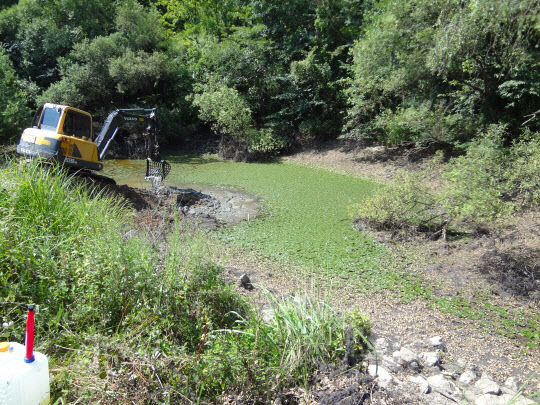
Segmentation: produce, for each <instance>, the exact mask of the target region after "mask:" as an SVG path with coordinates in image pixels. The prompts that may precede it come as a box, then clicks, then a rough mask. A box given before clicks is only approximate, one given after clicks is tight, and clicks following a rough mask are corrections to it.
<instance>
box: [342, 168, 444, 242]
mask: <svg viewBox="0 0 540 405" xmlns="http://www.w3.org/2000/svg"><path fill="white" fill-rule="evenodd" d="M437 202H438V201H437V198H436V195H435V194H434V193H433V192H432V190H431V189H430V187H429V186H428V184H427V175H426V174H422V173H405V172H400V173H399V174H398V176H397V178H395V179H394V180H392V181H391V182H389V183H388V184H386V185H384V186H383V187H381V188H380V189H379V190H378V191H377V192H376V193H375V194H374V195H373V196H371V197H368V198H365V199H364V200H363V201H362V203H359V204H355V205H352V206H351V207H349V213H350V215H351V216H352V217H353V218H355V222H356V223H357V224H359V225H360V226H361V227H368V228H371V229H375V230H378V231H392V232H399V231H415V232H418V231H430V232H438V231H440V230H441V229H442V228H443V227H444V226H445V225H446V223H447V221H446V217H445V215H444V212H443V211H441V209H440V207H439V206H438V204H437Z"/></svg>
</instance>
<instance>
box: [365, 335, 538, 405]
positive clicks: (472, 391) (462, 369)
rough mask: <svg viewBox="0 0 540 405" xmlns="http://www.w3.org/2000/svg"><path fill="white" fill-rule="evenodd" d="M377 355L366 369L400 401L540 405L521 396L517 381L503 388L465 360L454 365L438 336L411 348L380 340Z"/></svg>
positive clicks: (443, 403) (376, 345)
mask: <svg viewBox="0 0 540 405" xmlns="http://www.w3.org/2000/svg"><path fill="white" fill-rule="evenodd" d="M375 351H376V352H375V353H373V354H371V355H370V356H369V357H368V358H367V359H366V361H365V363H364V366H365V368H366V369H367V370H368V373H369V374H370V375H371V376H372V377H375V378H376V379H377V381H378V383H379V386H380V387H382V388H384V389H385V390H387V391H390V392H394V396H395V397H398V398H399V395H400V394H399V393H400V392H401V393H402V394H405V393H406V394H408V395H410V394H414V395H416V396H417V397H418V398H419V402H423V403H426V404H434V405H447V404H456V403H457V404H474V405H509V404H512V405H533V404H538V402H536V401H535V400H533V399H529V398H526V397H525V396H523V395H521V393H520V390H519V387H518V382H517V381H516V379H515V378H514V377H510V378H508V379H507V380H506V381H505V382H504V384H501V383H499V382H497V381H495V380H494V379H493V378H492V377H491V376H490V375H488V374H486V373H481V372H480V371H479V370H478V368H477V367H474V366H473V367H467V366H466V364H465V362H464V361H462V360H457V361H455V362H453V361H452V360H451V359H449V358H448V357H447V356H446V355H445V352H446V347H445V343H444V341H443V340H442V339H441V338H440V337H438V336H437V337H433V338H431V339H427V340H425V341H419V342H416V343H414V344H412V345H410V346H409V347H392V345H391V344H390V343H389V342H388V341H387V340H386V339H384V338H379V339H377V340H376V342H375ZM534 399H537V397H536V398H534Z"/></svg>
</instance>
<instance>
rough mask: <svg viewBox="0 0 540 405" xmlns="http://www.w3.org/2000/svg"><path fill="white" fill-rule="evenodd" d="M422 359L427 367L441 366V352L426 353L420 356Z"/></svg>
mask: <svg viewBox="0 0 540 405" xmlns="http://www.w3.org/2000/svg"><path fill="white" fill-rule="evenodd" d="M420 358H421V359H422V360H423V361H424V365H425V366H426V367H433V366H436V365H437V364H439V361H440V360H441V355H440V353H439V352H424V353H421V354H420Z"/></svg>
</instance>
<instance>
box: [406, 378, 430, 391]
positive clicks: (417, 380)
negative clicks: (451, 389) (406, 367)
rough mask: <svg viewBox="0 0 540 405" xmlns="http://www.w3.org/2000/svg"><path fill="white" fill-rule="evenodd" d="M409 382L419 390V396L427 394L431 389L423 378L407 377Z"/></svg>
mask: <svg viewBox="0 0 540 405" xmlns="http://www.w3.org/2000/svg"><path fill="white" fill-rule="evenodd" d="M409 381H411V382H413V383H415V384H416V385H418V388H419V389H420V394H429V392H430V390H431V387H430V386H429V383H428V382H427V380H426V379H425V378H424V377H422V376H415V377H409Z"/></svg>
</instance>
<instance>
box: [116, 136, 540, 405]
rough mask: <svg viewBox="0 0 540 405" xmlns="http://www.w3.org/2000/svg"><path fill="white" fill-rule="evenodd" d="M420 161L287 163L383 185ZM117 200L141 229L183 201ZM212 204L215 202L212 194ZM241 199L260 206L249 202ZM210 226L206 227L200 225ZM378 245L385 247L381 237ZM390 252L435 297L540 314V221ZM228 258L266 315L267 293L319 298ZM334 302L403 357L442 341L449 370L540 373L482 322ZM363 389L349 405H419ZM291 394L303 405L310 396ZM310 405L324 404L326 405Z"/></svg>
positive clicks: (244, 260) (317, 151) (307, 280)
mask: <svg viewBox="0 0 540 405" xmlns="http://www.w3.org/2000/svg"><path fill="white" fill-rule="evenodd" d="M422 152H423V151H422V150H408V151H399V150H388V149H386V148H384V147H376V148H364V147H358V146H357V145H354V144H350V143H346V142H339V141H336V142H334V143H332V144H326V145H323V146H319V147H316V148H313V149H310V150H304V151H302V152H299V153H295V154H294V155H291V156H287V157H284V158H283V159H284V160H285V161H289V162H294V163H297V164H302V165H308V166H313V167H319V168H325V169H328V170H332V171H336V172H340V173H346V174H349V175H354V176H361V177H365V178H369V179H371V180H374V181H380V182H384V181H387V180H389V179H391V178H392V177H393V176H394V175H395V174H396V173H397V172H398V171H399V170H402V169H404V170H418V169H420V168H421V167H422V165H423V161H422ZM117 191H118V192H120V193H121V194H123V195H124V196H126V197H127V198H128V199H129V200H131V201H132V204H133V205H134V206H135V207H136V208H137V209H138V210H139V216H140V218H141V221H148V220H152V219H151V218H153V217H152V215H150V214H149V213H150V212H152V210H153V209H155V208H156V207H157V206H160V205H164V204H173V203H175V202H176V203H177V202H178V199H177V197H176V194H174V193H173V194H171V195H167V193H165V194H163V195H162V196H161V197H159V198H157V199H156V198H155V196H152V195H149V194H148V192H146V191H142V190H135V189H130V188H126V186H121V187H119V189H118V190H117ZM188 194H189V193H188ZM203 194H205V193H203ZM205 195H207V196H209V197H210V198H214V197H215V196H212V194H211V193H210V192H209V193H208V194H205ZM198 197H200V196H198ZM198 197H197V195H195V197H193V195H191V197H190V196H187V197H186V196H184V199H186V198H187V200H189V201H190V202H189V203H188V205H190V206H195V207H196V206H197V205H200V204H202V200H201V199H200V198H199V199H197V198H198ZM229 197H231V196H229ZM229 197H227V198H229ZM238 198H240V200H246V199H247V200H248V201H250V202H253V201H252V200H251V199H250V198H249V196H246V195H244V196H240V197H238ZM238 198H237V199H236V200H238ZM190 199H191V200H190ZM187 200H186V201H187ZM226 200H227V199H226ZM231 200H233V201H235V197H234V196H232V197H231V198H229V199H228V200H227V201H229V202H230V201H231ZM227 201H225V203H224V204H225V205H226V204H228V202H227ZM225 205H224V206H225ZM229 205H230V204H229ZM232 205H234V204H232ZM252 208H253V207H252ZM233 210H234V208H233ZM188 211H189V210H186V209H183V210H182V212H183V213H184V216H185V219H186V220H193V219H195V220H196V218H197V215H194V216H191V219H190V218H189V215H186V213H187V212H188ZM206 214H208V213H206ZM206 214H205V215H206ZM252 215H253V216H254V215H255V214H253V213H252ZM207 216H208V215H207ZM209 217H212V215H209ZM214 217H215V215H214ZM149 218H150V219H149ZM207 219H208V218H207ZM206 222H207V221H206V220H204V221H202V223H203V226H204V224H205V223H206ZM216 224H217V225H216V226H222V225H225V226H226V225H227V224H226V223H224V222H223V221H217V222H216ZM379 236H380V237H381V239H382V240H385V236H384V235H379ZM386 244H387V246H389V247H390V248H391V249H394V250H396V251H397V252H399V251H400V249H406V250H409V251H411V250H412V251H414V250H416V251H418V257H420V258H421V259H419V260H418V261H412V262H411V263H410V264H409V266H408V270H409V271H411V272H416V273H420V274H421V275H422V276H423V277H425V278H426V279H428V280H430V281H432V282H434V283H437V284H438V285H439V288H438V289H437V291H436V294H438V295H440V296H447V297H451V296H453V295H456V294H458V293H460V294H464V295H465V296H467V294H470V295H469V297H470V299H472V298H474V294H477V293H478V290H479V289H478V286H483V290H484V291H485V292H486V294H489V300H490V302H492V303H493V304H494V305H497V303H504V305H505V306H506V307H510V308H514V309H517V308H520V307H530V306H534V307H535V308H536V310H540V271H539V266H538V264H539V263H540V215H539V214H538V213H527V214H525V215H523V216H521V217H519V218H516V219H515V221H513V223H512V224H510V225H508V226H507V227H505V228H504V229H502V230H501V231H500V232H499V233H497V234H496V235H484V236H482V237H476V238H468V239H464V240H460V241H454V242H445V241H427V240H416V241H412V242H408V243H407V244H404V243H402V242H400V243H395V242H392V241H390V240H386ZM226 256H227V259H226V262H225V270H226V277H227V278H228V279H229V280H230V281H231V282H232V283H235V284H236V285H237V288H238V290H239V291H240V292H241V294H243V295H244V296H247V297H250V299H252V300H253V302H254V303H255V304H257V305H260V307H261V310H263V311H264V309H265V308H264V302H265V299H264V291H263V288H262V286H264V288H266V289H268V290H269V291H271V292H272V293H273V294H275V295H277V296H283V295H286V294H294V293H295V292H296V291H298V289H299V288H302V290H308V291H309V290H310V288H311V290H312V291H315V290H317V291H318V292H320V289H319V287H317V281H316V280H314V277H313V275H312V274H310V275H306V272H305V271H303V270H302V269H295V268H292V267H291V266H289V265H282V264H279V263H275V262H271V261H267V260H264V259H261V258H260V257H256V256H251V255H246V254H245V252H242V253H238V252H234V251H231V252H227V255H226ZM244 274H247V275H248V277H249V278H250V281H251V283H252V284H253V285H254V288H250V289H246V288H244V287H242V286H241V285H240V283H239V282H238V280H239V279H240V277H241V276H242V275H244ZM332 294H333V296H334V301H335V303H336V305H338V306H340V307H341V308H343V309H346V308H350V307H353V306H354V307H358V308H360V309H361V310H363V311H364V312H365V313H366V314H368V315H369V317H370V319H371V321H372V322H373V324H374V327H373V339H375V338H379V337H384V338H386V339H387V340H388V341H389V342H390V343H391V345H392V346H394V347H395V348H397V349H399V348H400V347H402V346H411V345H414V344H415V343H416V342H419V341H421V340H425V339H427V338H430V337H434V336H440V337H442V339H443V340H444V342H445V344H446V348H447V353H446V355H445V356H446V357H445V360H444V361H445V362H446V363H447V364H459V365H460V366H459V367H471V366H474V367H477V368H478V369H479V370H480V371H481V372H485V373H488V374H490V375H491V376H492V377H494V378H495V379H496V380H498V381H499V382H501V383H502V382H504V381H505V380H506V379H507V378H508V377H511V376H513V377H516V378H517V380H518V383H524V382H525V381H526V380H527V378H529V377H530V376H531V375H532V374H533V373H535V372H536V373H540V350H539V349H538V348H527V347H526V346H525V345H524V342H523V341H522V340H520V339H518V338H515V339H510V338H508V337H505V336H501V335H498V334H494V333H488V332H486V329H484V328H482V327H481V326H480V324H479V322H478V321H476V320H471V319H468V318H459V317H457V316H455V315H452V314H449V313H443V312H441V311H440V310H438V309H436V308H433V307H431V306H429V305H428V304H427V303H426V302H424V301H422V300H415V301H412V302H404V301H402V300H400V299H398V298H396V297H394V296H393V295H392V294H390V293H388V294H385V293H380V294H377V295H371V296H366V295H365V294H362V293H361V292H359V291H357V290H355V288H354V287H352V286H350V287H347V285H346V283H344V284H343V285H341V286H340V289H339V292H338V293H336V292H335V291H334V292H332ZM330 374H331V373H327V374H324V373H322V374H321V376H320V379H321V381H323V380H324V379H325V378H326V380H325V381H327V383H326V386H325V385H324V384H322V385H321V384H320V385H319V386H325V388H324V389H323V388H321V389H320V390H319V391H317V390H314V391H313V392H312V396H313V397H312V398H319V399H320V398H322V397H323V396H324V395H325V394H324V392H331V390H330V391H328V390H329V388H328V387H330V386H333V385H336V384H337V385H339V384H342V385H343V384H345V383H344V382H343V381H341V380H343V379H344V378H345V377H340V378H341V380H340V382H336V380H335V379H334V378H333V377H332V378H330V379H329V377H328V376H329V375H330ZM328 381H333V382H332V383H330V382H328ZM355 381H356V380H355ZM362 381H363V383H362V384H357V386H356V388H355V389H356V391H354V392H355V394H354V395H356V397H355V398H356V400H352V398H353V397H352V396H350V398H349V399H351V401H352V402H350V403H371V402H369V401H368V399H369V398H371V399H373V392H375V394H376V396H377V398H379V400H378V403H388V404H390V403H415V400H414V399H413V398H408V397H407V396H406V395H405V394H403V397H402V398H397V397H396V396H395V395H394V396H388V395H387V394H385V393H384V390H382V391H381V390H378V389H377V388H376V386H375V385H373V383H372V382H371V380H369V378H368V379H367V380H362ZM374 387H375V389H374ZM321 390H322V391H321ZM325 390H326V391H325ZM338 391H339V390H338ZM340 392H341V391H340ZM525 392H526V393H528V394H531V393H536V392H540V375H538V374H537V375H536V376H534V377H533V378H532V379H531V380H530V382H529V383H528V384H527V386H526V388H525ZM290 394H291V395H292V396H295V397H296V398H297V400H298V398H299V397H301V396H302V395H304V394H305V393H304V394H302V392H295V393H290ZM336 395H341V394H336ZM351 395H352V394H351ZM370 395H371V396H370ZM364 400H365V402H364ZM281 402H282V403H294V402H295V401H289V400H287V398H286V395H285V394H284V398H282V401H281ZM296 402H298V401H296ZM312 403H325V402H324V400H321V399H320V400H318V401H315V402H313V401H312ZM326 403H331V402H328V401H326Z"/></svg>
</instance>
